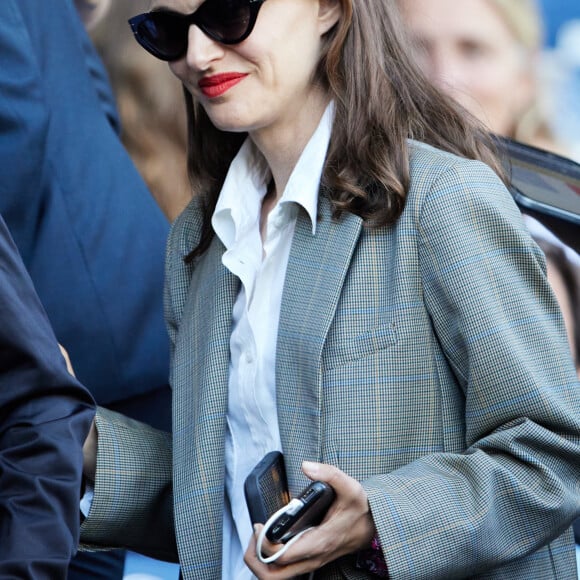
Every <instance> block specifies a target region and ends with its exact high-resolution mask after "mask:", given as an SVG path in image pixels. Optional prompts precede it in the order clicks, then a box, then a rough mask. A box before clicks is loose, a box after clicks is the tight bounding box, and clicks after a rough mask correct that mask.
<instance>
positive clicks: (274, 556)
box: [256, 506, 312, 564]
mask: <svg viewBox="0 0 580 580" xmlns="http://www.w3.org/2000/svg"><path fill="white" fill-rule="evenodd" d="M287 509H288V506H284V507H283V508H280V509H279V510H278V511H277V512H274V513H273V514H272V515H271V516H270V518H269V519H268V521H267V522H266V523H265V524H264V527H263V528H262V531H261V532H260V534H259V535H258V541H257V543H256V556H257V557H258V560H260V562H262V563H263V564H271V563H272V562H275V561H276V560H277V559H278V558H280V556H282V554H285V553H286V552H287V551H288V548H290V546H291V545H292V544H294V543H295V542H297V541H298V540H299V539H300V538H301V537H302V535H303V534H305V533H306V532H307V531H308V530H311V529H312V528H306V529H305V530H302V531H301V532H299V533H298V534H296V535H295V536H293V537H292V538H291V539H290V540H288V541H287V542H286V543H285V544H284V546H283V547H282V548H280V550H278V551H277V552H274V554H272V555H271V556H264V555H263V554H262V544H263V543H264V539H265V538H266V532H267V531H268V530H269V529H270V527H271V526H272V524H273V523H274V522H275V521H276V519H277V518H278V516H281V515H282V514H283V513H284V512H286V510H287Z"/></svg>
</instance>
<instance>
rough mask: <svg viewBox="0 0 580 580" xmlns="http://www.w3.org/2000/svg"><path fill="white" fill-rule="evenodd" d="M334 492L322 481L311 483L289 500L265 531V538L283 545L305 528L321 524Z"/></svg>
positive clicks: (332, 499)
mask: <svg viewBox="0 0 580 580" xmlns="http://www.w3.org/2000/svg"><path fill="white" fill-rule="evenodd" d="M334 497H335V492H334V490H333V489H332V487H331V486H330V485H328V484H327V483H324V482H322V481H313V482H312V483H311V484H310V485H309V486H308V487H306V489H304V490H303V491H302V493H301V494H300V495H299V496H298V497H296V498H294V499H293V500H291V501H290V502H289V503H288V505H287V506H286V509H285V510H284V512H283V513H281V514H280V515H279V516H278V517H277V518H276V519H275V520H274V522H273V523H272V525H271V526H270V527H269V528H268V530H266V538H268V540H270V542H273V543H282V544H285V543H286V542H287V541H288V540H290V538H293V537H294V536H295V535H296V534H298V533H300V532H301V531H302V530H305V529H306V528H310V527H312V526H317V525H318V524H320V522H322V520H323V519H324V516H325V515H326V512H327V511H328V508H329V507H330V505H331V504H332V502H333V501H334Z"/></svg>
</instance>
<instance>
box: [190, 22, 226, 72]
mask: <svg viewBox="0 0 580 580" xmlns="http://www.w3.org/2000/svg"><path fill="white" fill-rule="evenodd" d="M223 54H224V47H223V46H222V45H221V44H220V43H219V42H217V41H216V40H214V39H213V38H210V37H209V36H208V35H207V34H205V33H204V32H203V31H202V30H201V29H200V28H199V27H198V26H196V25H195V24H192V25H191V26H190V27H189V32H188V44H187V53H186V61H187V65H188V66H189V67H191V68H193V69H195V70H198V71H204V70H207V69H208V68H209V67H210V65H211V63H212V62H214V61H215V60H219V59H220V58H221V57H222V56H223Z"/></svg>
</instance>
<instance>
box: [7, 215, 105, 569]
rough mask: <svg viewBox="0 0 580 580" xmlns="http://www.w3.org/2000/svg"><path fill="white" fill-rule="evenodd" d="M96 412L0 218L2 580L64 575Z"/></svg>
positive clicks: (73, 546)
mask: <svg viewBox="0 0 580 580" xmlns="http://www.w3.org/2000/svg"><path fill="white" fill-rule="evenodd" d="M93 413H94V408H93V402H92V399H91V397H90V395H89V394H88V392H87V391H86V390H85V389H84V388H83V387H82V386H81V385H80V384H79V383H78V382H77V381H76V380H75V379H74V377H72V376H71V375H70V374H69V373H68V371H67V368H66V364H65V362H64V359H63V357H62V355H61V353H60V350H59V348H58V343H57V342H56V338H55V336H54V334H53V332H52V329H51V327H50V324H49V322H48V319H47V317H46V315H45V313H44V310H43V309H42V306H41V305H40V302H39V300H38V298H37V296H36V293H35V291H34V288H33V286H32V282H31V280H30V278H29V277H28V274H27V273H26V271H25V269H24V266H23V264H22V262H21V260H20V257H19V255H18V252H17V250H16V247H15V246H14V244H13V242H12V239H11V238H10V236H9V234H8V230H7V229H6V226H5V224H4V222H3V221H2V219H1V218H0V577H2V578H38V579H47V580H48V579H52V578H64V577H65V576H66V571H67V569H68V563H69V560H70V558H71V557H72V555H73V554H74V553H75V551H76V546H77V543H78V534H79V507H78V501H79V493H80V487H81V469H82V451H81V450H82V444H83V442H84V440H85V437H86V435H87V432H88V429H89V426H90V422H91V419H92V417H93Z"/></svg>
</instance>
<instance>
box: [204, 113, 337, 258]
mask: <svg viewBox="0 0 580 580" xmlns="http://www.w3.org/2000/svg"><path fill="white" fill-rule="evenodd" d="M333 118H334V104H333V103H332V102H331V103H330V104H329V105H328V106H327V107H326V110H325V111H324V114H323V115H322V118H321V119H320V122H319V123H318V127H317V128H316V131H315V132H314V134H313V135H312V137H311V138H310V140H309V141H308V143H307V145H306V147H305V148H304V150H303V151H302V154H301V155H300V158H299V159H298V163H296V166H295V167H294V169H293V171H292V173H291V175H290V178H289V179H288V183H287V184H286V189H285V190H284V193H283V194H282V197H281V198H280V202H279V203H280V204H282V203H289V202H294V203H297V204H299V205H301V206H302V207H303V208H304V210H305V211H306V212H307V214H308V216H309V217H310V222H311V223H312V235H314V234H315V233H316V218H317V208H318V191H319V187H320V179H321V177H322V172H323V169H324V162H325V160H326V153H327V151H328V145H329V143H330V137H331V133H332V121H333ZM268 177H269V175H267V174H264V163H263V161H262V160H261V155H260V153H259V151H258V150H257V149H256V147H255V146H254V145H253V143H252V141H251V140H250V139H249V138H248V139H246V140H245V141H244V144H243V145H242V147H241V149H240V151H239V152H238V154H237V155H236V156H235V157H234V159H233V161H232V163H231V164H230V168H229V170H228V173H227V176H226V179H225V181H224V184H223V187H222V189H221V192H220V195H219V198H218V201H217V204H216V208H215V211H214V214H213V217H212V226H213V228H214V231H215V232H216V234H217V235H218V237H219V238H220V240H221V241H222V242H223V244H224V245H225V247H226V248H229V247H231V246H232V245H233V243H234V241H235V237H236V230H237V229H239V228H240V227H241V225H242V224H244V223H248V222H249V223H255V222H256V221H259V216H260V207H261V204H262V199H263V197H264V195H265V194H266V184H267V179H268ZM240 192H243V193H240Z"/></svg>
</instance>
